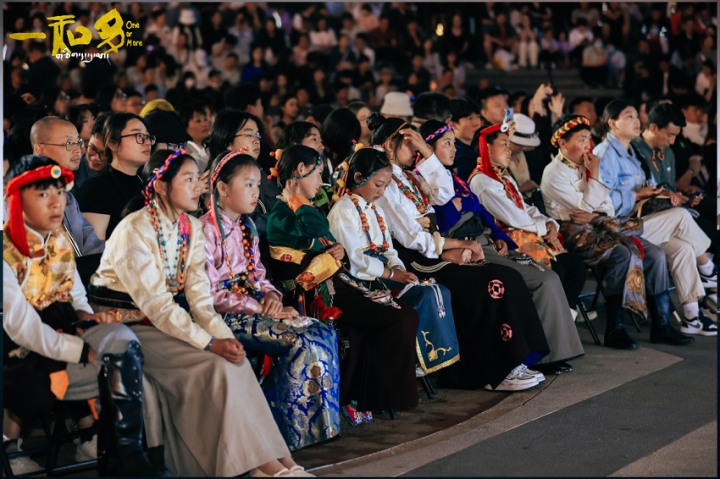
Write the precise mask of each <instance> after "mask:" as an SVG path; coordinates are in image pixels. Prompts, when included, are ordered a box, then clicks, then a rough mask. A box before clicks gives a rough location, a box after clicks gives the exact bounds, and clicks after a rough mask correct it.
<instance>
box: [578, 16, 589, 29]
mask: <svg viewBox="0 0 720 479" xmlns="http://www.w3.org/2000/svg"><path fill="white" fill-rule="evenodd" d="M575 26H578V27H587V20H586V19H584V18H582V17H579V18H578V19H577V20H575Z"/></svg>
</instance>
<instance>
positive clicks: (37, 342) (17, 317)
mask: <svg viewBox="0 0 720 479" xmlns="http://www.w3.org/2000/svg"><path fill="white" fill-rule="evenodd" d="M76 277H77V272H76ZM76 279H78V278H76ZM78 282H79V281H76V284H77V283H78ZM80 286H82V283H81V284H80ZM72 293H73V294H75V287H74V286H73V289H72ZM85 305H87V299H85ZM75 309H78V308H77V306H75ZM88 309H89V307H88ZM83 311H85V309H83ZM91 311H92V310H91ZM3 328H4V329H5V332H6V333H7V335H8V336H9V337H10V339H11V340H12V341H13V342H15V344H17V345H18V346H22V347H25V348H27V349H29V350H30V351H33V352H36V353H38V354H40V355H42V356H45V357H47V358H50V359H55V360H57V361H65V362H68V363H77V362H79V361H80V356H81V354H82V350H83V345H84V342H83V340H82V339H81V338H80V337H78V336H71V335H69V334H65V333H58V332H57V331H55V330H54V329H53V328H51V327H50V326H49V325H47V324H45V323H43V322H42V319H40V315H39V314H38V313H37V311H35V308H33V307H32V306H30V303H28V301H27V300H26V299H25V295H24V294H23V292H22V289H20V284H19V283H18V282H17V278H16V277H15V274H14V273H13V271H12V269H11V268H10V265H9V264H8V263H7V261H3Z"/></svg>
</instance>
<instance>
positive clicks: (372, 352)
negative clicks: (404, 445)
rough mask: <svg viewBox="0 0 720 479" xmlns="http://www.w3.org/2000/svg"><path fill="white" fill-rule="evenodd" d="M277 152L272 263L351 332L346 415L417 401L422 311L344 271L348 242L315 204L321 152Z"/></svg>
mask: <svg viewBox="0 0 720 479" xmlns="http://www.w3.org/2000/svg"><path fill="white" fill-rule="evenodd" d="M276 157H278V164H277V166H276V167H275V168H274V169H273V174H275V175H276V177H277V179H278V180H279V183H280V185H282V187H283V194H282V196H281V198H280V199H281V201H279V202H277V203H276V204H275V207H274V208H273V210H272V212H271V213H270V217H269V218H268V232H267V236H268V242H269V243H270V256H271V258H272V259H271V261H270V264H272V268H273V274H274V275H275V276H276V278H277V279H278V280H280V284H281V285H282V287H283V289H284V291H285V293H286V296H285V298H286V301H287V304H293V305H297V306H298V307H299V308H304V309H309V310H310V312H312V313H313V314H317V315H318V317H320V318H321V319H323V320H326V321H333V320H334V322H335V323H336V324H337V325H338V326H339V327H340V328H342V329H343V330H344V331H345V332H346V334H348V335H349V338H350V349H349V353H348V357H347V358H346V359H345V361H343V364H342V373H341V375H342V383H341V385H340V386H341V387H340V400H341V404H343V405H344V406H343V408H342V410H343V414H344V416H345V417H346V419H348V421H349V422H350V424H352V425H359V424H361V423H362V422H363V421H369V420H372V414H371V412H370V411H381V410H389V409H395V408H407V407H412V406H415V405H417V401H418V394H417V385H416V381H415V374H414V370H415V367H414V366H415V345H416V341H415V334H416V331H417V327H418V314H417V312H416V311H415V310H413V308H412V307H411V306H408V305H407V304H405V303H403V302H402V301H397V302H395V301H394V300H392V298H391V296H390V295H389V294H387V293H386V292H384V291H383V292H378V291H375V292H374V293H373V292H371V291H370V290H368V289H367V288H365V287H364V286H362V285H361V284H360V283H359V282H356V281H355V280H353V279H352V278H351V277H350V276H348V275H347V274H345V273H343V270H344V269H343V264H342V261H343V260H344V259H345V258H346V255H345V250H344V248H343V245H342V244H340V243H338V242H336V240H335V238H334V237H333V235H332V234H331V233H330V225H329V223H328V220H327V218H325V216H324V215H322V214H321V213H320V212H319V211H318V210H317V209H316V208H315V207H314V206H313V205H312V204H311V203H310V199H312V198H314V197H315V195H316V193H317V191H318V189H319V188H320V185H321V184H322V169H323V165H322V162H321V159H320V157H319V155H318V152H317V151H316V150H314V149H312V148H309V147H306V146H302V145H298V146H292V147H290V148H289V149H288V150H286V151H283V152H277V153H276ZM393 304H394V305H395V306H397V308H396V307H393ZM355 401H356V402H355Z"/></svg>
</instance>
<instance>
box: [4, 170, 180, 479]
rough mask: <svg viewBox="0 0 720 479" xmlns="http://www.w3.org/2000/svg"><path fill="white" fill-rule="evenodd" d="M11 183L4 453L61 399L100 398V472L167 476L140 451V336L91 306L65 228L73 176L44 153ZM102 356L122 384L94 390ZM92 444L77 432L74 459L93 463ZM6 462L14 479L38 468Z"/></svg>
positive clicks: (14, 173)
mask: <svg viewBox="0 0 720 479" xmlns="http://www.w3.org/2000/svg"><path fill="white" fill-rule="evenodd" d="M7 178H8V179H9V181H8V183H7V190H6V191H7V193H6V195H7V196H6V197H7V200H8V222H7V223H6V225H5V235H4V236H3V292H4V295H5V297H4V302H3V304H4V315H3V328H4V332H5V335H4V338H3V351H4V354H3V380H4V383H5V388H4V391H3V407H4V415H5V420H4V422H3V434H4V436H5V440H4V441H3V443H4V444H3V447H4V448H5V450H6V451H7V452H17V451H21V450H22V448H21V445H22V439H21V438H20V432H21V426H22V424H23V423H24V422H27V421H29V420H32V419H37V418H38V416H40V415H41V414H49V413H50V412H51V411H52V409H53V405H54V403H55V401H56V400H58V399H59V400H61V401H63V400H64V401H82V400H88V402H90V403H91V407H94V399H93V398H95V399H96V398H97V397H98V396H100V399H101V404H102V412H103V421H102V423H104V427H103V434H104V435H106V434H108V433H109V435H110V437H107V440H106V441H104V442H105V444H106V450H105V451H104V453H105V454H106V457H107V458H108V459H109V460H108V461H107V469H106V470H105V471H102V472H104V473H105V474H106V475H109V476H131V475H132V476H135V475H137V476H167V475H170V474H169V471H168V470H167V469H166V468H164V467H161V466H153V465H151V464H150V463H149V462H148V461H147V459H145V455H144V453H143V450H142V423H143V417H142V395H141V391H142V382H141V381H142V352H141V351H140V344H139V343H138V340H137V337H136V336H135V334H133V332H132V331H130V329H129V328H128V327H127V326H125V325H122V324H106V323H110V322H112V319H111V317H110V316H109V315H107V314H105V313H95V312H93V310H92V308H90V306H89V305H88V302H87V296H86V294H85V288H84V287H83V284H82V282H81V281H80V277H79V275H78V272H77V268H76V266H75V255H74V253H73V247H72V244H71V241H70V238H69V237H68V235H67V232H65V230H63V228H62V220H63V211H64V210H65V203H66V197H65V195H66V192H67V191H69V190H70V189H71V188H72V184H73V173H72V172H71V171H70V170H67V169H65V168H63V167H61V166H58V164H57V163H55V162H54V161H53V160H51V159H49V158H46V157H44V156H28V157H26V158H25V159H23V160H22V161H21V162H20V163H19V164H18V165H17V166H16V167H15V168H14V169H13V170H11V172H10V174H9V175H8V177H7ZM78 323H79V324H81V325H82V326H78ZM101 358H106V359H105V364H107V366H106V367H107V372H108V375H109V376H110V377H112V378H113V379H115V380H116V381H112V382H108V381H107V380H105V381H103V380H102V379H101V380H100V384H98V374H99V373H100V366H101V363H102V362H103V360H101ZM123 388H128V391H127V393H129V394H124V392H125V391H123ZM117 399H120V400H119V401H117ZM88 414H89V411H88ZM89 426H90V424H87V425H81V427H89ZM91 440H92V434H90V437H83V436H80V443H78V453H77V455H76V457H78V456H79V457H81V458H83V459H82V460H90V459H96V458H97V455H95V456H94V457H87V453H88V452H89V451H90V450H92V449H93V448H92V447H91V446H89V444H88V443H90V441H91ZM115 444H119V445H120V447H119V448H115V447H113V445H115ZM94 449H96V450H97V439H95V447H94ZM83 454H84V456H85V457H83ZM9 465H10V467H11V468H12V472H13V473H14V474H16V475H19V474H28V473H32V472H33V471H35V472H38V471H39V470H41V469H42V468H41V467H40V465H38V464H37V463H36V462H35V461H33V460H32V459H30V457H29V456H21V457H15V458H12V459H10V463H9Z"/></svg>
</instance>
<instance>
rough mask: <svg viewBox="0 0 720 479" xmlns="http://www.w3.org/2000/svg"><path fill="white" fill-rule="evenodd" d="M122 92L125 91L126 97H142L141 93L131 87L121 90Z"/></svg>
mask: <svg viewBox="0 0 720 479" xmlns="http://www.w3.org/2000/svg"><path fill="white" fill-rule="evenodd" d="M123 93H125V94H126V95H127V97H128V98H132V97H134V96H137V97H140V98H142V95H141V94H140V92H139V91H137V90H136V89H134V88H132V87H127V88H125V90H123Z"/></svg>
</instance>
